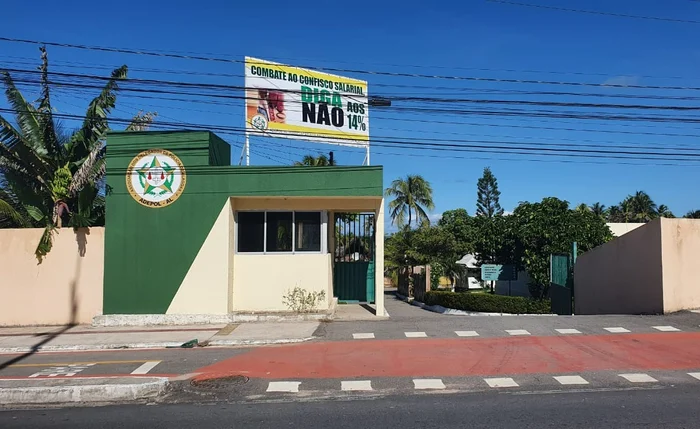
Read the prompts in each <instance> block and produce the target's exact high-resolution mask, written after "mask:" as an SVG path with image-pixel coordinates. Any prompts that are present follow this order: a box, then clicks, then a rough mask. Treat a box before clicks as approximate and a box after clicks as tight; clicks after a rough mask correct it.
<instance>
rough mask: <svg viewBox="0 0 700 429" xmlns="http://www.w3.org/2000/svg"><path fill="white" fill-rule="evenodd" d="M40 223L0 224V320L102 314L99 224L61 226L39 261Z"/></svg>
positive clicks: (42, 321) (51, 321)
mask: <svg viewBox="0 0 700 429" xmlns="http://www.w3.org/2000/svg"><path fill="white" fill-rule="evenodd" d="M42 233H43V229H0V276H2V277H1V278H2V281H0V297H1V298H0V325H2V326H17V325H62V324H66V323H68V322H70V321H71V313H72V310H71V309H72V308H73V306H75V318H74V322H76V323H91V322H92V318H93V316H96V315H99V314H102V278H103V272H104V271H103V267H104V228H90V229H89V230H88V229H81V230H80V231H78V233H75V232H73V229H71V228H63V229H61V230H60V232H59V233H58V234H56V235H55V239H54V244H53V248H52V249H51V252H49V254H48V255H47V256H46V257H45V258H44V261H43V262H42V263H41V264H37V260H36V257H35V256H34V250H35V249H36V245H37V243H38V242H39V239H40V238H41V234H42Z"/></svg>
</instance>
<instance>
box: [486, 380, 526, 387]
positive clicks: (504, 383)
mask: <svg viewBox="0 0 700 429" xmlns="http://www.w3.org/2000/svg"><path fill="white" fill-rule="evenodd" d="M484 381H485V382H486V384H488V385H489V387H518V386H519V384H518V383H516V382H515V380H513V379H512V378H484Z"/></svg>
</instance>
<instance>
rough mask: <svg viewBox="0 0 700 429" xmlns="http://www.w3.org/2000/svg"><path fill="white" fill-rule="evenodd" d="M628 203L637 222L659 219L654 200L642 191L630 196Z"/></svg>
mask: <svg viewBox="0 0 700 429" xmlns="http://www.w3.org/2000/svg"><path fill="white" fill-rule="evenodd" d="M629 198H630V202H631V205H632V212H633V214H634V218H635V219H636V220H638V221H639V222H649V221H650V220H652V219H656V218H657V217H659V214H658V208H657V206H656V203H655V202H654V200H652V199H651V197H650V196H649V194H647V193H646V192H644V191H637V192H636V193H635V194H634V195H631V196H630V197H629Z"/></svg>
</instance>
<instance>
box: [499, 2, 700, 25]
mask: <svg viewBox="0 0 700 429" xmlns="http://www.w3.org/2000/svg"><path fill="white" fill-rule="evenodd" d="M486 1H488V2H491V3H502V4H509V5H514V6H524V7H533V8H538V9H549V10H558V11H563V12H577V13H588V14H591V15H604V16H616V17H618V18H634V19H646V20H652V21H666V22H682V23H685V24H700V21H694V20H690V19H680V18H663V17H658V16H643V15H629V14H625V13H615V12H601V11H597V10H583V9H568V8H564V7H558V6H548V5H542V4H532V3H520V2H514V1H507V0H486Z"/></svg>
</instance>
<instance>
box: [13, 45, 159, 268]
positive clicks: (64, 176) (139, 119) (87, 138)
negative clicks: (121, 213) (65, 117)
mask: <svg viewBox="0 0 700 429" xmlns="http://www.w3.org/2000/svg"><path fill="white" fill-rule="evenodd" d="M39 70H40V72H41V78H40V98H39V100H37V101H36V102H34V103H33V102H29V101H27V100H26V99H25V97H24V96H23V95H22V93H21V92H20V91H19V89H18V88H17V86H16V85H15V81H14V80H13V78H12V76H11V75H10V74H9V73H8V72H6V71H0V77H1V78H2V83H3V85H4V87H5V96H6V97H7V100H8V103H9V104H10V106H11V107H12V110H13V111H14V116H15V117H14V123H13V122H10V121H9V120H8V119H6V118H4V117H2V116H0V227H41V228H44V233H43V235H42V237H41V240H40V242H39V244H38V246H37V248H36V252H35V253H36V256H37V258H39V260H41V258H42V257H43V256H45V255H46V254H47V253H48V252H49V251H50V250H51V246H52V238H53V235H54V234H55V233H56V232H57V231H58V228H61V227H62V226H72V227H75V228H77V227H85V226H93V225H104V212H105V210H104V192H103V191H104V190H103V189H102V188H101V185H102V183H103V178H104V173H105V162H104V156H105V153H106V150H105V142H104V138H105V135H106V133H107V131H108V130H109V124H108V120H107V117H108V115H109V113H110V112H111V110H112V109H113V108H114V107H115V103H116V92H117V90H118V89H119V87H118V82H119V81H121V80H123V79H125V78H126V75H127V67H126V66H122V67H119V68H117V69H115V70H114V71H113V72H112V74H111V76H110V78H108V79H107V83H106V84H105V86H104V88H102V90H101V92H100V93H99V94H98V95H97V96H96V97H95V98H94V99H93V100H92V101H91V102H90V103H89V105H88V108H87V112H86V113H85V118H84V120H83V123H82V126H81V127H80V128H78V129H77V130H76V131H75V132H73V133H72V134H67V133H65V132H64V131H63V129H62V127H61V124H60V123H59V122H57V121H56V120H55V119H54V116H53V112H54V109H53V107H52V104H51V87H50V80H49V62H48V54H47V52H46V49H45V48H43V47H42V48H41V67H40V68H39ZM154 115H155V114H153V113H146V114H139V115H137V116H136V118H134V122H132V124H131V125H130V126H129V127H128V128H127V129H144V128H145V127H147V126H148V125H149V124H150V123H151V122H152V120H153V117H154Z"/></svg>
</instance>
